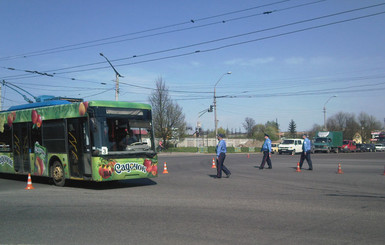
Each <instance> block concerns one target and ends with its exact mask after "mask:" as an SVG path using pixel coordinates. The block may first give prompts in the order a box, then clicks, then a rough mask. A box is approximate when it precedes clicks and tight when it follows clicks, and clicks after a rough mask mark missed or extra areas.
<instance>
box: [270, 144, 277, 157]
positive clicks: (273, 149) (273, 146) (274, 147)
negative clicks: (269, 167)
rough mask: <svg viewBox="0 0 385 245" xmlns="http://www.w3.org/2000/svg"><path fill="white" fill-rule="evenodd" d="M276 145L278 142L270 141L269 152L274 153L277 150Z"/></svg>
mask: <svg viewBox="0 0 385 245" xmlns="http://www.w3.org/2000/svg"><path fill="white" fill-rule="evenodd" d="M278 146H279V143H271V153H273V154H274V153H276V152H278Z"/></svg>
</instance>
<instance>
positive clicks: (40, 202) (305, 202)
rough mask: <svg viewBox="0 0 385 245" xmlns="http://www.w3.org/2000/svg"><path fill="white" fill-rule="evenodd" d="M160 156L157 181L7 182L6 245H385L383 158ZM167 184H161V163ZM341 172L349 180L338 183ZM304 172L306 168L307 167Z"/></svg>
mask: <svg viewBox="0 0 385 245" xmlns="http://www.w3.org/2000/svg"><path fill="white" fill-rule="evenodd" d="M212 158H213V156H212V155H200V154H187V155H185V154H173V155H168V154H162V155H160V156H159V162H160V166H159V170H160V171H159V172H160V174H159V177H158V178H154V179H151V180H139V181H138V180H137V181H122V182H113V183H89V182H78V181H72V182H70V183H69V185H68V186H66V187H55V186H52V185H50V184H48V183H47V179H45V178H37V177H32V184H33V187H34V188H35V189H34V190H25V189H24V188H25V187H26V185H27V179H26V177H25V176H23V177H16V178H15V177H10V176H9V175H0V225H1V229H0V244H168V245H170V244H312V245H314V244H384V243H385V232H384V229H385V188H384V187H385V176H384V175H383V174H384V167H385V153H379V152H377V153H345V154H314V155H312V158H313V166H314V170H313V171H308V170H302V171H301V172H296V165H297V162H298V160H299V155H296V156H289V155H274V156H273V157H272V161H273V169H272V170H268V169H264V170H259V169H258V168H257V167H258V166H259V164H260V160H261V158H262V155H261V154H252V155H250V157H248V156H247V154H230V155H228V156H227V159H226V161H225V165H226V166H227V167H228V168H229V169H230V170H231V171H232V175H231V177H230V178H229V179H226V178H223V179H215V178H213V176H214V175H215V171H216V170H215V169H212V168H211V165H212ZM164 162H166V163H167V169H168V172H169V173H168V174H162V171H163V163H164ZM338 163H340V164H341V168H342V171H343V172H344V173H343V174H337V170H338ZM304 166H305V167H307V164H306V163H305V164H304Z"/></svg>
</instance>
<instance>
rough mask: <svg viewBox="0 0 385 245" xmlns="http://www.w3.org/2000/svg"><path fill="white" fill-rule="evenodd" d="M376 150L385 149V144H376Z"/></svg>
mask: <svg viewBox="0 0 385 245" xmlns="http://www.w3.org/2000/svg"><path fill="white" fill-rule="evenodd" d="M376 151H385V145H384V144H376Z"/></svg>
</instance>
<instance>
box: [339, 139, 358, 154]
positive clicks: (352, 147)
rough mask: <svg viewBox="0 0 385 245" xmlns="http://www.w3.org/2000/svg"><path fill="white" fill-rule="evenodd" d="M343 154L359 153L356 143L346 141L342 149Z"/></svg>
mask: <svg viewBox="0 0 385 245" xmlns="http://www.w3.org/2000/svg"><path fill="white" fill-rule="evenodd" d="M341 151H342V152H355V151H357V147H356V142H354V141H353V140H344V141H343V142H342V147H341Z"/></svg>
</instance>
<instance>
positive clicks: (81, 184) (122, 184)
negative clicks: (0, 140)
mask: <svg viewBox="0 0 385 245" xmlns="http://www.w3.org/2000/svg"><path fill="white" fill-rule="evenodd" d="M0 178H1V179H9V180H16V181H23V182H25V184H26V185H27V180H28V175H19V174H4V173H0ZM31 181H32V185H33V184H34V183H38V184H46V185H53V183H52V180H51V179H50V178H48V177H40V176H31ZM156 184H157V183H156V182H155V181H153V180H151V179H130V180H119V181H106V182H95V181H84V180H70V179H67V180H66V184H65V186H64V188H65V187H71V188H82V189H93V190H108V189H119V188H132V187H140V186H151V185H156ZM58 188H59V187H58Z"/></svg>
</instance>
